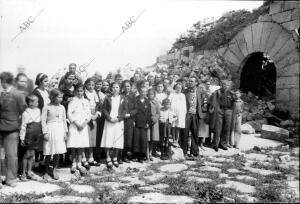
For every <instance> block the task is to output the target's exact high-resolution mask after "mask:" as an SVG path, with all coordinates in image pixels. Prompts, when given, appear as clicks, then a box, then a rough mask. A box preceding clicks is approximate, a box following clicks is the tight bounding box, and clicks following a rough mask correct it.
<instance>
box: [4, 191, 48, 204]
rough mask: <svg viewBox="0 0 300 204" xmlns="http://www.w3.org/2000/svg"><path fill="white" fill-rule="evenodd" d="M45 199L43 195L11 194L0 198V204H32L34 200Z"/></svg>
mask: <svg viewBox="0 0 300 204" xmlns="http://www.w3.org/2000/svg"><path fill="white" fill-rule="evenodd" d="M43 197H45V195H43V194H35V193H29V194H25V195H22V194H12V195H9V196H6V197H0V203H21V202H22V203H33V202H35V200H37V199H40V198H43Z"/></svg>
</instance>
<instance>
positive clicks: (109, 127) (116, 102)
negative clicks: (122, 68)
mask: <svg viewBox="0 0 300 204" xmlns="http://www.w3.org/2000/svg"><path fill="white" fill-rule="evenodd" d="M111 89H112V96H108V97H106V98H105V100H104V103H103V114H104V116H105V124H104V130H103V136H102V141H101V147H102V148H105V153H106V162H107V167H108V168H112V167H113V165H114V166H115V167H118V166H119V163H118V153H119V150H122V149H123V146H124V124H123V120H124V116H125V113H126V105H125V103H124V98H123V97H122V96H120V94H119V92H120V86H119V84H118V83H117V82H113V83H112V84H111ZM110 149H113V158H111V157H110Z"/></svg>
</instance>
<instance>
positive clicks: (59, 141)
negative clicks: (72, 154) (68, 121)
mask: <svg viewBox="0 0 300 204" xmlns="http://www.w3.org/2000/svg"><path fill="white" fill-rule="evenodd" d="M47 129H48V136H49V139H48V141H45V140H44V148H43V154H44V155H54V154H64V153H66V151H67V148H66V143H65V140H64V134H65V129H64V124H63V123H62V122H51V123H47Z"/></svg>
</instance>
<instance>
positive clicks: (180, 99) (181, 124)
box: [169, 93, 187, 128]
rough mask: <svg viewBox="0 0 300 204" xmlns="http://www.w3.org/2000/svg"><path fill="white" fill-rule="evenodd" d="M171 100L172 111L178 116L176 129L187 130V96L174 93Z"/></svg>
mask: <svg viewBox="0 0 300 204" xmlns="http://www.w3.org/2000/svg"><path fill="white" fill-rule="evenodd" d="M169 99H170V101H171V109H172V110H173V111H174V112H175V114H176V116H177V120H176V121H175V127H178V128H185V116H186V112H187V111H186V99H185V95H184V94H183V93H172V94H171V95H170V98H169Z"/></svg>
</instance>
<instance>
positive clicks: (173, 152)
mask: <svg viewBox="0 0 300 204" xmlns="http://www.w3.org/2000/svg"><path fill="white" fill-rule="evenodd" d="M168 154H169V158H170V159H171V160H175V161H178V160H184V159H185V158H184V154H183V151H182V149H181V148H180V147H172V146H170V148H169V152H168Z"/></svg>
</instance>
